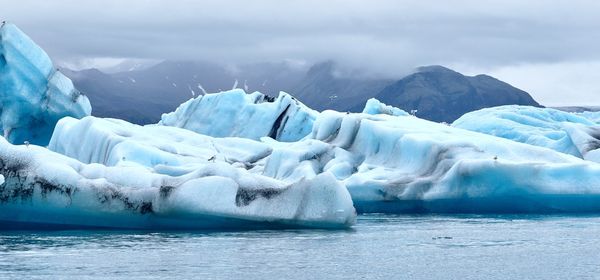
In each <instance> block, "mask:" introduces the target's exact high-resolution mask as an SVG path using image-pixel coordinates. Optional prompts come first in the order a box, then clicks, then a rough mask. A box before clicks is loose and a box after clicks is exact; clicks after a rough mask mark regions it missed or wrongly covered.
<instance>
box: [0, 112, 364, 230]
mask: <svg viewBox="0 0 600 280" xmlns="http://www.w3.org/2000/svg"><path fill="white" fill-rule="evenodd" d="M89 118H91V117H89ZM86 121H87V124H93V123H94V122H93V121H88V120H87V119H84V120H83V121H81V122H82V123H86ZM103 124H105V123H103ZM131 126H132V127H133V125H131ZM169 129H170V130H171V131H174V130H176V129H175V128H169ZM169 129H167V130H166V131H168V130H169ZM132 133H135V132H132ZM97 135H99V134H97ZM183 135H185V133H184V134H183ZM119 137H125V138H126V136H115V137H114V139H112V140H108V142H110V141H114V142H119V139H118V138H119ZM90 139H92V138H87V140H90ZM199 139H202V137H201V136H199V138H198V139H194V141H196V140H199ZM98 140H100V139H98ZM233 141H235V140H233ZM248 141H249V140H244V139H241V140H240V143H242V144H243V143H246V142H248ZM108 142H105V143H107V144H109V143H108ZM99 143H100V142H93V141H92V142H87V143H80V144H79V145H78V146H80V147H92V146H94V144H99ZM135 145H136V142H135V141H133V142H132V143H131V145H130V146H129V147H134V146H135ZM174 145H175V146H177V145H176V144H174ZM117 146H118V145H117ZM104 147H105V148H109V147H111V146H110V144H109V145H108V146H104ZM181 147H182V148H187V146H185V145H181ZM122 148H125V149H127V148H128V147H127V145H125V146H122ZM159 148H160V147H158V146H156V147H148V149H147V151H148V152H149V153H148V154H150V155H148V156H149V157H152V156H160V155H159V154H160V153H159V152H157V154H153V153H154V152H156V151H157V150H158V149H159ZM118 149H119V148H117V150H118ZM194 151H195V150H192V151H191V152H194ZM137 152H139V154H138V155H140V156H145V155H146V153H145V151H141V150H137ZM171 152H173V153H174V154H176V151H171ZM133 153H135V152H133ZM164 153H166V154H168V153H170V152H169V151H165V152H164ZM127 154H128V155H131V154H132V153H130V152H128V153H127ZM226 154H227V155H233V154H235V151H232V150H229V153H226ZM162 155H163V156H164V154H162ZM185 156H186V155H180V158H183V157H185ZM242 156H243V155H242ZM174 157H177V156H174ZM0 158H1V159H2V161H0V173H1V174H2V176H3V177H4V178H5V182H4V184H2V185H0V220H1V221H3V222H4V223H7V222H19V223H44V224H54V225H77V226H90V227H119V228H161V229H165V228H171V229H172V228H186V229H193V228H198V229H224V228H236V229H237V228H256V227H269V226H272V227H276V226H307V227H332V228H340V227H348V226H350V225H352V224H353V222H354V218H355V211H354V208H353V206H352V201H351V198H350V196H349V194H348V191H347V190H346V189H345V188H344V187H343V186H342V185H341V184H339V182H337V181H336V180H335V179H334V178H333V176H331V175H329V174H321V175H319V176H316V177H313V178H310V179H304V180H299V181H296V182H294V183H286V182H283V181H280V180H276V179H273V178H268V177H266V176H261V175H258V174H252V173H249V172H247V171H246V170H245V169H244V168H241V167H235V166H233V165H232V164H229V163H225V162H222V161H212V160H206V159H202V161H203V163H201V162H200V160H199V159H197V160H192V162H194V163H193V164H190V163H185V164H184V163H181V164H182V165H175V164H173V165H172V166H169V165H163V163H162V162H159V163H156V165H155V168H147V167H144V166H142V165H141V164H137V165H127V164H123V162H125V161H126V159H124V160H122V161H117V162H116V163H115V164H116V165H114V166H106V165H102V164H97V163H95V164H83V163H81V162H79V161H77V160H75V159H72V158H68V157H66V156H63V155H60V154H57V153H54V152H51V151H49V150H48V149H46V148H42V147H39V146H35V145H30V146H28V147H27V146H14V145H11V144H10V143H8V142H6V140H4V138H1V137H0ZM136 159H137V160H140V158H135V157H134V159H133V160H136ZM107 162H108V161H107ZM176 169H177V171H174V170H176Z"/></svg>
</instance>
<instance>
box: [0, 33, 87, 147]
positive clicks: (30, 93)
mask: <svg viewBox="0 0 600 280" xmlns="http://www.w3.org/2000/svg"><path fill="white" fill-rule="evenodd" d="M90 112H91V106H90V103H89V101H88V99H87V97H85V96H83V95H81V93H79V92H78V91H77V90H76V89H75V88H74V87H73V83H72V82H71V80H69V79H68V78H67V77H65V76H64V75H63V74H61V73H60V72H59V71H57V70H56V69H55V68H54V67H53V65H52V62H51V61H50V58H49V57H48V55H46V53H45V52H44V51H43V50H42V49H41V48H40V47H39V46H37V45H36V44H35V43H34V42H33V41H32V40H31V39H30V38H29V37H27V35H25V34H24V33H23V32H21V31H20V30H19V29H18V28H17V27H16V26H15V25H13V24H10V23H2V26H1V27H0V130H2V132H3V136H4V137H5V138H6V139H7V140H8V141H10V142H11V143H17V144H22V143H24V142H29V143H34V144H40V145H46V144H48V141H49V137H50V135H51V134H52V129H53V128H54V124H55V123H56V122H57V121H58V120H59V119H60V118H62V117H64V116H73V117H83V116H86V115H89V114H90Z"/></svg>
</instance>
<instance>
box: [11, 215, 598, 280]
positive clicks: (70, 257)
mask: <svg viewBox="0 0 600 280" xmlns="http://www.w3.org/2000/svg"><path fill="white" fill-rule="evenodd" d="M598 233H600V217H595V216H514V215H513V216H509V215H505V216H490V215H464V216H423V215H421V216H390V215H365V216H361V217H359V220H358V223H357V225H356V226H355V228H354V229H352V230H344V231H325V230H283V231H271V230H264V231H242V232H140V231H46V232H38V231H24V232H14V231H12V232H11V231H5V232H0V278H6V279H16V278H23V276H27V278H38V279H55V278H60V277H64V276H70V277H73V278H77V279H81V278H88V279H90V278H125V277H131V278H145V279H148V278H176V279H186V278H187V279H189V278H200V279H203V278H212V279H214V278H228V279H265V278H269V279H271V278H284V279H306V278H315V279H342V278H344V279H356V278H359V279H360V278H388V279H389V278H392V279H455V278H462V279H523V278H530V279H549V278H552V279H557V278H573V279H586V278H589V279H593V278H596V277H597V276H598V275H600V274H599V273H600V242H599V241H600V234H598Z"/></svg>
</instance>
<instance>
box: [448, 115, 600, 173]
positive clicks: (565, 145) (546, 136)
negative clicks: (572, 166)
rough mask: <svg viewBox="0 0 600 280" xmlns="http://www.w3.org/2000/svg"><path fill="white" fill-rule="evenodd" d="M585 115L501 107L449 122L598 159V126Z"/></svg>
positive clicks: (585, 157)
mask: <svg viewBox="0 0 600 280" xmlns="http://www.w3.org/2000/svg"><path fill="white" fill-rule="evenodd" d="M586 116H588V117H593V115H592V114H591V113H588V114H574V113H567V112H563V111H559V110H555V109H550V108H536V107H528V106H501V107H494V108H487V109H482V110H479V111H475V112H471V113H467V114H465V115H464V116H462V117H461V118H459V119H458V120H456V121H455V122H454V123H453V124H452V125H453V126H454V127H459V128H463V129H468V130H472V131H477V132H481V133H486V134H490V135H495V136H498V137H502V138H506V139H510V140H514V141H517V142H521V143H526V144H530V145H535V146H540V147H546V148H550V149H553V150H555V151H558V152H561V153H565V154H570V155H573V156H576V157H579V158H582V159H586V160H591V161H596V162H600V150H599V148H600V125H598V124H597V123H596V122H594V121H593V120H591V119H589V118H588V117H586Z"/></svg>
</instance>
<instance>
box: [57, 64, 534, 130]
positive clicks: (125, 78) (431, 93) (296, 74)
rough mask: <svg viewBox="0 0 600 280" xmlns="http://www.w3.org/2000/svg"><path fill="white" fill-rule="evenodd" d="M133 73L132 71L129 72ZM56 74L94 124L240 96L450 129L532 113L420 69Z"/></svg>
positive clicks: (444, 71)
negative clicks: (385, 74)
mask: <svg viewBox="0 0 600 280" xmlns="http://www.w3.org/2000/svg"><path fill="white" fill-rule="evenodd" d="M134 66H135V65H134ZM63 72H64V73H65V75H67V76H68V77H69V78H71V79H72V80H73V83H74V84H75V86H76V87H77V88H78V89H79V90H80V91H82V92H83V93H84V94H86V95H87V96H88V97H89V99H90V102H91V103H92V105H93V108H94V110H93V114H94V115H96V116H99V117H112V118H121V119H125V120H127V121H130V122H134V123H138V124H147V123H156V122H158V120H159V119H160V116H161V114H162V113H167V112H171V111H173V110H174V109H175V108H177V106H179V104H181V103H182V102H185V101H187V100H188V99H190V98H194V97H196V96H199V95H202V94H205V93H213V92H220V91H224V90H229V89H232V88H241V89H244V90H246V91H247V92H252V91H260V92H262V93H265V94H267V95H270V96H277V95H278V94H279V92H280V91H285V92H288V93H290V94H292V95H293V96H295V97H296V98H298V99H299V100H300V101H301V102H303V103H304V104H306V105H307V106H309V107H311V108H313V109H316V110H318V111H322V110H327V109H332V110H336V111H349V112H360V111H361V110H362V109H363V107H364V105H365V103H366V101H367V100H368V99H369V98H377V99H379V100H381V101H382V102H384V103H387V104H389V105H392V106H395V107H398V108H401V109H404V110H406V111H411V110H417V115H418V116H419V117H421V118H424V119H429V120H433V121H438V122H442V121H445V122H452V121H453V120H455V119H457V118H458V117H460V116H461V115H463V114H464V113H467V112H470V111H474V110H477V109H481V108H485V107H492V106H499V105H508V104H518V105H531V106H540V105H539V104H538V103H537V102H536V101H535V100H534V99H533V98H532V97H531V96H530V95H529V94H528V93H527V92H525V91H522V90H520V89H517V88H515V87H513V86H511V85H509V84H507V83H504V82H502V81H500V80H497V79H495V78H493V77H490V76H487V75H477V76H474V77H469V76H464V75H462V74H460V73H458V72H455V71H453V70H450V69H448V68H445V67H442V66H427V67H420V68H418V69H417V70H416V71H415V72H414V73H412V74H410V75H408V76H405V77H399V78H398V79H387V78H373V77H363V76H348V75H340V74H338V73H337V72H336V64H335V62H333V61H326V62H322V63H317V64H315V65H312V66H311V67H309V68H308V69H307V68H303V67H297V66H296V65H292V64H290V63H286V62H282V63H257V64H248V65H242V66H239V67H228V66H223V65H218V64H214V63H209V62H198V61H163V62H161V63H158V64H156V65H153V66H151V67H131V68H129V69H128V71H122V72H116V73H105V72H102V71H100V70H97V69H87V70H81V71H73V70H68V69H64V70H63Z"/></svg>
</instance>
